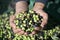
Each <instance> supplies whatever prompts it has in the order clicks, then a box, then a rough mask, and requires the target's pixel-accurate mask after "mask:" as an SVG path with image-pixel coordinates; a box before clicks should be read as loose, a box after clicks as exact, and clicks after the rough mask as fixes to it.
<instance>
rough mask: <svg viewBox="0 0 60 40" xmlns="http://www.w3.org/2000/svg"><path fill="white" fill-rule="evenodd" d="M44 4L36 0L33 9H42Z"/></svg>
mask: <svg viewBox="0 0 60 40" xmlns="http://www.w3.org/2000/svg"><path fill="white" fill-rule="evenodd" d="M44 6H45V5H44V4H43V3H40V2H36V3H35V5H34V8H33V10H43V8H44Z"/></svg>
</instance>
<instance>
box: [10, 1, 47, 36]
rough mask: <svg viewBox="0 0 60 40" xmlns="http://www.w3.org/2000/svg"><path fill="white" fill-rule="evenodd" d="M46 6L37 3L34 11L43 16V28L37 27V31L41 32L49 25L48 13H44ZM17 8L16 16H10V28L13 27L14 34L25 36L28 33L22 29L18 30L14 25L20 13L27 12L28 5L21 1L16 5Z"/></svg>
mask: <svg viewBox="0 0 60 40" xmlns="http://www.w3.org/2000/svg"><path fill="white" fill-rule="evenodd" d="M44 6H45V5H44V4H43V3H40V2H36V3H35V5H34V8H33V10H34V11H36V13H37V14H38V15H41V16H43V22H42V24H41V27H36V28H35V30H37V29H38V30H40V29H41V28H43V27H44V26H45V25H46V24H47V20H48V15H47V13H45V12H44V11H43V8H44ZM15 7H16V8H15V9H16V12H15V14H14V15H11V16H10V26H11V27H12V30H13V32H14V33H16V34H18V35H23V34H24V35H27V33H26V32H24V31H23V30H22V29H20V28H16V25H15V24H14V19H15V16H16V15H18V14H19V13H20V12H24V11H26V10H27V8H28V4H27V2H25V1H19V2H17V3H16V6H15ZM35 33H36V32H35V31H33V32H32V33H31V34H35Z"/></svg>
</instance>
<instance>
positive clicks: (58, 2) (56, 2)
mask: <svg viewBox="0 0 60 40" xmlns="http://www.w3.org/2000/svg"><path fill="white" fill-rule="evenodd" d="M10 2H11V0H0V14H3V13H4V12H5V11H8V5H9V4H10ZM44 11H45V12H47V14H48V16H49V20H48V25H52V26H53V25H56V24H59V23H60V0H53V1H52V0H48V2H47V4H46V6H45V8H44ZM51 23H52V24H51ZM48 25H47V26H48Z"/></svg>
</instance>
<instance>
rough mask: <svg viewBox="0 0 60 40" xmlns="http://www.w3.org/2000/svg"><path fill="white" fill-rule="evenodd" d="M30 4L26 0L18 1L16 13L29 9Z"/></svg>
mask: <svg viewBox="0 0 60 40" xmlns="http://www.w3.org/2000/svg"><path fill="white" fill-rule="evenodd" d="M27 8H28V4H27V2H25V1H19V2H17V3H16V13H20V12H24V11H27Z"/></svg>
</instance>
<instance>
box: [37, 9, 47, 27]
mask: <svg viewBox="0 0 60 40" xmlns="http://www.w3.org/2000/svg"><path fill="white" fill-rule="evenodd" d="M36 13H37V14H38V15H40V16H42V17H43V20H42V23H41V27H42V28H43V27H44V26H45V25H46V24H47V21H48V15H47V13H45V12H44V11H43V10H38V11H36Z"/></svg>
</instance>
